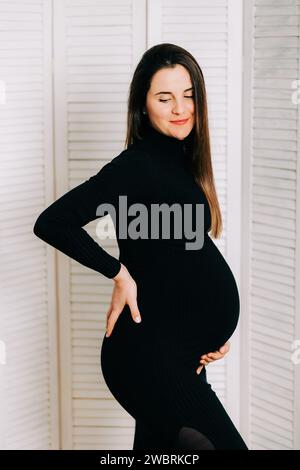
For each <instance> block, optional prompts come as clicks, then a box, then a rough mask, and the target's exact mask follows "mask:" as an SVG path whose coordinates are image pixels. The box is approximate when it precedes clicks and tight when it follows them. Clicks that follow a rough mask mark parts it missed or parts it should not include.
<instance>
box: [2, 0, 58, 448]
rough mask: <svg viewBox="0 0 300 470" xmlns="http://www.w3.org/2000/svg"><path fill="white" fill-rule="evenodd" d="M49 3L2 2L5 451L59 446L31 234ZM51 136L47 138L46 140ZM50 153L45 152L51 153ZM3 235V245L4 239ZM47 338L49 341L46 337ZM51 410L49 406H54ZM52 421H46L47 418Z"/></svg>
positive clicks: (40, 160) (41, 142)
mask: <svg viewBox="0 0 300 470" xmlns="http://www.w3.org/2000/svg"><path fill="white" fill-rule="evenodd" d="M49 7H50V2H49V0H35V1H34V0H30V2H29V1H23V2H22V1H16V2H6V1H3V0H1V1H0V31H1V32H0V68H1V79H2V80H4V81H5V83H6V103H5V106H2V107H1V109H0V129H1V162H0V169H1V185H0V187H1V190H0V192H1V202H2V204H1V207H0V215H1V246H2V250H1V254H2V258H1V265H2V268H3V269H4V270H5V275H4V279H3V287H4V296H3V302H4V305H2V307H3V312H2V313H3V316H2V320H3V323H4V331H1V336H2V335H3V333H4V336H5V342H6V345H7V365H6V367H5V369H4V374H5V381H4V382H3V384H1V386H2V387H3V388H4V390H3V392H4V397H5V416H4V417H2V421H3V420H4V424H2V425H3V426H4V433H5V448H7V449H38V448H40V449H51V448H55V446H56V445H57V441H56V437H55V435H56V432H57V430H56V429H55V426H56V424H57V423H55V416H56V412H57V410H55V409H53V408H52V405H53V392H54V393H55V384H56V377H55V370H54V368H53V369H51V367H52V366H53V364H54V360H53V362H52V364H50V362H49V356H51V354H52V352H54V351H50V349H49V344H50V341H54V344H55V340H54V339H53V338H52V337H51V335H50V329H49V328H50V323H51V320H50V321H49V312H50V310H49V309H48V304H49V300H50V296H51V294H52V291H51V289H49V287H50V284H48V282H47V252H46V248H45V246H42V245H41V244H40V243H39V242H38V241H37V240H36V239H34V237H33V234H32V227H33V224H34V221H35V219H36V218H37V215H38V213H39V212H41V211H42V209H43V207H44V206H45V197H46V192H45V177H46V174H45V160H47V158H49V148H50V149H51V146H49V141H48V138H49V133H50V136H51V127H50V128H49V127H48V123H49V121H51V113H52V110H51V103H50V101H49V96H50V95H49V90H51V76H50V74H49V65H48V64H49V62H50V59H51V49H50V47H49V41H50V40H51V22H50V18H51V10H50V8H49ZM50 138H51V137H50ZM50 151H51V150H50ZM4 240H5V242H4ZM50 338H51V339H50ZM54 408H55V405H54ZM51 420H52V421H51Z"/></svg>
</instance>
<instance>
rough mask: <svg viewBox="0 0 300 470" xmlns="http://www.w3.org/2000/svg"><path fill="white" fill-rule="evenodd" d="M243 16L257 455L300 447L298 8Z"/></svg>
mask: <svg viewBox="0 0 300 470" xmlns="http://www.w3.org/2000/svg"><path fill="white" fill-rule="evenodd" d="M245 18H246V19H247V22H245V25H246V29H245V95H244V103H245V132H244V134H245V142H244V155H245V183H246V184H245V186H244V188H245V194H246V197H245V205H244V207H245V214H244V215H245V217H244V220H243V233H245V245H244V250H245V252H247V253H249V255H250V256H249V260H248V259H247V263H245V273H244V275H245V279H246V281H247V284H249V289H248V295H247V299H248V300H247V305H248V308H247V316H248V323H247V325H245V330H244V331H243V338H244V339H245V343H246V344H247V352H248V354H247V356H246V357H245V358H246V362H245V368H244V371H243V375H242V384H243V386H244V393H243V396H244V397H246V395H248V397H247V399H245V401H244V403H243V405H244V406H243V408H244V409H245V414H244V415H243V420H242V421H243V429H245V432H246V431H247V434H248V436H249V444H250V445H251V448H252V449H259V450H260V449H275V450H278V449H284V450H288V449H300V428H299V417H300V401H299V400H300V365H299V359H298V358H299V352H298V353H297V351H296V350H295V348H298V349H299V338H300V318H299V311H300V274H299V273H300V255H299V252H300V226H299V224H300V222H299V219H300V217H299V209H300V173H299V161H300V134H299V130H300V106H299V101H300V100H299V89H300V86H299V84H300V66H299V64H300V37H299V36H300V35H299V30H300V2H299V0H276V1H274V0H273V1H272V0H251V1H249V2H247V5H246V10H245Z"/></svg>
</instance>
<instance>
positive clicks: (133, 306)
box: [129, 300, 142, 323]
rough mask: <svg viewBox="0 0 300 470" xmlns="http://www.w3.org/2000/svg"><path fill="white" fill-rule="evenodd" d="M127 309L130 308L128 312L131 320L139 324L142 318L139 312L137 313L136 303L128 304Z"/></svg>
mask: <svg viewBox="0 0 300 470" xmlns="http://www.w3.org/2000/svg"><path fill="white" fill-rule="evenodd" d="M129 308H130V312H131V316H132V318H133V320H134V321H135V322H136V323H140V322H141V321H142V318H141V314H140V311H139V308H138V304H137V301H136V300H134V301H133V302H130V303H129Z"/></svg>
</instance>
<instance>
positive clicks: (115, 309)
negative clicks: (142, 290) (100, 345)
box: [106, 263, 141, 337]
mask: <svg viewBox="0 0 300 470" xmlns="http://www.w3.org/2000/svg"><path fill="white" fill-rule="evenodd" d="M113 280H114V281H115V285H114V289H113V293H112V298H111V304H110V308H109V311H108V312H107V318H106V336H107V337H108V336H110V335H111V333H112V331H113V329H114V326H115V323H116V321H117V319H118V318H119V315H120V314H121V312H122V310H123V308H124V306H125V305H126V304H128V305H129V308H130V312H131V316H132V318H133V320H134V321H135V322H137V323H139V322H140V321H141V314H140V311H139V308H138V305H137V285H136V282H135V280H134V279H133V278H132V276H131V275H130V273H129V271H128V270H127V268H126V266H124V265H123V264H122V263H121V269H120V271H119V272H118V274H117V275H116V276H115V277H114V278H113Z"/></svg>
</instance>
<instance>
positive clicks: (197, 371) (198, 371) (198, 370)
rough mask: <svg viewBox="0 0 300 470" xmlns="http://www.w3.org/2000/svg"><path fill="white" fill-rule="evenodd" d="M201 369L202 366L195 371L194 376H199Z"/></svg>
mask: <svg viewBox="0 0 300 470" xmlns="http://www.w3.org/2000/svg"><path fill="white" fill-rule="evenodd" d="M202 369H203V366H199V367H198V369H197V370H196V374H198V375H199V374H200V372H201V370H202Z"/></svg>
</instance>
